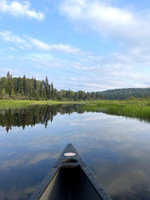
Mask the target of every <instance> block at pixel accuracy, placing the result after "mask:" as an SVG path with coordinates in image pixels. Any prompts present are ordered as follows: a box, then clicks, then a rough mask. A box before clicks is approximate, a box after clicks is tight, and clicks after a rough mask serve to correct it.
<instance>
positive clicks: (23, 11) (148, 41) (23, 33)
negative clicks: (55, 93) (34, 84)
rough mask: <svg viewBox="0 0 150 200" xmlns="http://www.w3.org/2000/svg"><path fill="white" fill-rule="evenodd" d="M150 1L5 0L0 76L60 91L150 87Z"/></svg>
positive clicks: (1, 2)
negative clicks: (45, 83)
mask: <svg viewBox="0 0 150 200" xmlns="http://www.w3.org/2000/svg"><path fill="white" fill-rule="evenodd" d="M149 52H150V1H148V0H143V1H141V0H38V1H37V0H30V1H29V0H26V1H22V0H19V1H16V0H0V77H2V76H5V75H6V73H7V71H10V72H11V73H12V74H13V76H23V75H24V74H25V75H26V76H27V77H34V78H36V79H38V80H43V79H45V76H48V78H49V82H53V83H54V86H55V87H56V88H57V89H71V90H74V91H77V90H84V91H103V90H107V89H115V88H132V87H149V86H150V78H149V77H150V53H149Z"/></svg>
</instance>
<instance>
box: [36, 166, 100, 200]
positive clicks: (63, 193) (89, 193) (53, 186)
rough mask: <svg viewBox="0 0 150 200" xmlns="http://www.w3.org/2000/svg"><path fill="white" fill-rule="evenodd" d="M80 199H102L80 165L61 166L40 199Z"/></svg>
mask: <svg viewBox="0 0 150 200" xmlns="http://www.w3.org/2000/svg"><path fill="white" fill-rule="evenodd" d="M80 199H82V200H83V199H86V200H100V199H101V197H100V196H99V195H98V193H97V192H96V190H95V189H94V187H93V186H92V184H91V182H90V181H89V179H88V178H87V176H86V175H85V173H84V172H83V170H82V168H81V167H80V166H76V167H61V168H60V169H59V170H58V171H57V173H56V174H55V176H54V177H53V179H52V181H51V182H50V183H49V185H48V186H47V188H46V189H45V191H44V192H43V194H42V196H41V197H40V200H80Z"/></svg>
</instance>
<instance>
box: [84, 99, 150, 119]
mask: <svg viewBox="0 0 150 200" xmlns="http://www.w3.org/2000/svg"><path fill="white" fill-rule="evenodd" d="M82 109H83V110H85V111H95V112H97V111H101V112H104V113H107V114H112V115H119V116H126V117H133V118H138V119H140V120H145V121H149V122H150V100H147V99H135V100H122V101H119V100H118V101H117V100H113V101H110V100H98V101H90V102H88V104H87V105H84V106H82Z"/></svg>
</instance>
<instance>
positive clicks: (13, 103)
mask: <svg viewBox="0 0 150 200" xmlns="http://www.w3.org/2000/svg"><path fill="white" fill-rule="evenodd" d="M70 103H72V104H75V103H77V102H72V101H70V102H69V101H30V100H0V110H2V109H9V108H23V107H28V106H31V105H54V104H70ZM78 103H81V102H78Z"/></svg>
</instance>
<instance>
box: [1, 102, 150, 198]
mask: <svg viewBox="0 0 150 200" xmlns="http://www.w3.org/2000/svg"><path fill="white" fill-rule="evenodd" d="M68 143H72V144H73V145H74V147H75V148H76V149H77V151H78V152H79V154H80V155H81V157H82V159H83V160H84V161H85V163H86V165H87V166H88V167H89V168H90V170H91V171H92V172H93V173H94V175H95V177H96V178H97V180H98V182H100V183H101V184H102V185H103V187H104V188H105V190H106V191H107V192H108V193H109V194H110V196H111V197H112V199H113V200H129V199H132V200H148V199H150V123H147V122H144V121H139V120H137V119H131V118H125V117H121V116H120V117H119V116H115V115H108V114H104V113H101V112H83V111H82V110H81V108H80V106H79V105H58V106H33V107H29V108H25V109H13V110H10V109H9V110H7V111H4V110H3V111H0V200H26V199H28V198H29V197H30V196H31V195H32V193H33V192H34V190H35V189H36V187H37V186H38V184H39V183H40V182H41V181H42V180H43V178H44V177H45V176H46V175H47V173H48V171H49V170H50V168H51V167H52V165H53V164H54V163H55V161H56V159H57V158H58V156H59V155H60V153H61V152H62V150H63V149H64V148H65V147H66V145H67V144H68Z"/></svg>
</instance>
